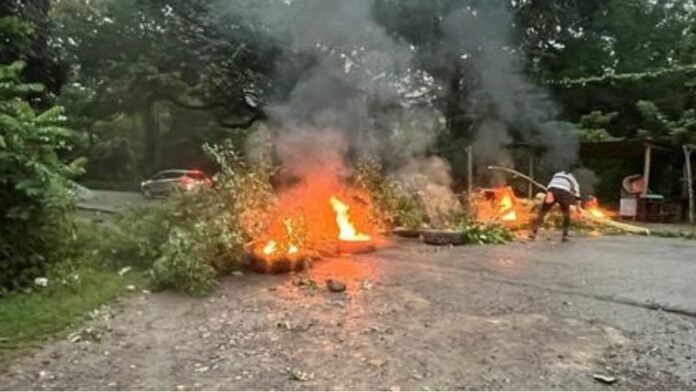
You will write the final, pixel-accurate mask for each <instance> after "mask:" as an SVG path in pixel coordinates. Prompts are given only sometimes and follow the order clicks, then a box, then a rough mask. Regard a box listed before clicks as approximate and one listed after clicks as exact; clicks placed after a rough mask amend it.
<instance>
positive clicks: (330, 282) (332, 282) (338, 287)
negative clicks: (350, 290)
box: [326, 279, 346, 293]
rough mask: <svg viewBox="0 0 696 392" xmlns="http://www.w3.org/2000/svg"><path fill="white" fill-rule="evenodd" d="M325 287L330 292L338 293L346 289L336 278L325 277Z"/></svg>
mask: <svg viewBox="0 0 696 392" xmlns="http://www.w3.org/2000/svg"><path fill="white" fill-rule="evenodd" d="M326 288H327V289H329V291H331V292H334V293H340V292H342V291H346V284H345V283H343V282H341V281H340V280H338V279H327V280H326Z"/></svg>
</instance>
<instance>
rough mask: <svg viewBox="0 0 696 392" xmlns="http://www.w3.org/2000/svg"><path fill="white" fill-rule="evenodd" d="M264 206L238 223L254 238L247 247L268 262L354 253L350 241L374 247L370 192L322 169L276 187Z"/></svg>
mask: <svg viewBox="0 0 696 392" xmlns="http://www.w3.org/2000/svg"><path fill="white" fill-rule="evenodd" d="M264 208H265V209H263V210H259V213H258V214H249V217H248V219H246V220H245V221H244V224H245V227H246V228H248V229H247V230H248V233H249V235H250V236H251V237H252V238H254V239H255V241H253V244H254V245H253V246H252V248H251V249H250V250H251V251H252V252H253V254H254V256H255V257H256V258H258V259H261V260H265V261H266V262H268V263H282V262H286V261H288V260H290V261H300V260H305V259H312V258H315V257H322V256H332V255H335V254H337V253H356V252H355V251H356V249H357V248H355V249H354V247H355V246H363V248H364V249H368V245H369V246H372V248H370V249H374V247H373V241H375V235H374V233H376V232H377V229H376V228H375V222H376V220H375V216H374V210H373V209H372V205H371V198H370V196H369V195H368V194H365V193H364V191H363V190H361V189H359V188H355V187H351V186H350V185H349V184H346V183H345V182H343V181H339V180H336V179H331V178H328V176H326V175H323V173H322V172H317V173H315V174H312V175H307V177H305V178H303V179H302V180H301V181H298V182H296V183H294V184H292V185H291V186H288V187H286V188H281V189H280V190H279V191H278V194H277V195H276V198H275V199H274V200H272V203H271V204H269V205H267V206H264ZM377 240H378V239H377ZM346 247H348V248H350V249H348V248H346ZM363 248H360V249H357V250H362V249H363Z"/></svg>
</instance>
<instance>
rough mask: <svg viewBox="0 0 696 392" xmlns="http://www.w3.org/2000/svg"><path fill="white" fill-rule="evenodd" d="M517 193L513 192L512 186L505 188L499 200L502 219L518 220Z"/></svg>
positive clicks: (507, 220) (499, 211) (508, 220)
mask: <svg viewBox="0 0 696 392" xmlns="http://www.w3.org/2000/svg"><path fill="white" fill-rule="evenodd" d="M514 197H515V194H514V193H513V192H512V188H510V187H505V188H503V190H502V192H501V196H500V201H499V202H498V206H499V208H498V213H499V214H500V220H502V221H505V222H514V221H516V220H517V212H516V211H515V210H514V203H513V200H514Z"/></svg>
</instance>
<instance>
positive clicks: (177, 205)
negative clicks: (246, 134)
mask: <svg viewBox="0 0 696 392" xmlns="http://www.w3.org/2000/svg"><path fill="white" fill-rule="evenodd" d="M206 149H207V151H208V153H209V154H210V155H211V156H212V157H213V158H214V159H215V160H216V161H217V163H218V164H219V165H220V168H221V170H220V173H219V174H218V175H217V176H216V179H215V180H216V183H215V186H214V187H212V188H208V187H198V188H196V189H195V190H192V191H189V192H179V193H176V194H175V195H173V196H172V197H171V198H170V199H169V200H168V201H166V202H164V203H162V204H161V205H157V206H152V207H147V208H144V209H139V210H133V211H129V212H127V213H124V214H122V215H120V216H119V217H118V218H117V220H116V226H117V228H116V230H115V231H114V232H113V233H112V234H111V236H110V237H111V238H110V240H109V241H107V242H106V246H104V247H103V248H102V249H101V253H102V254H103V255H104V257H105V259H106V260H107V262H109V263H110V264H111V265H112V266H113V267H121V266H124V265H126V264H128V265H130V264H135V265H136V266H139V267H141V268H146V269H151V272H152V282H153V283H154V285H155V286H156V287H157V288H162V289H164V288H171V289H175V290H179V291H183V292H186V293H189V294H202V293H205V292H207V291H209V290H210V289H211V288H212V287H213V286H214V285H215V283H216V279H215V278H216V277H217V276H218V275H220V274H224V273H226V272H229V271H231V270H234V269H238V268H240V267H241V265H242V263H243V261H244V258H245V249H244V246H245V244H246V243H247V242H248V241H249V239H250V238H251V237H252V236H253V234H254V233H256V232H257V230H261V229H262V228H261V227H258V222H263V221H265V219H264V215H263V214H264V213H265V212H266V206H269V205H271V203H272V189H271V185H270V181H269V178H270V165H268V164H260V165H254V166H252V165H249V164H248V163H246V162H245V161H244V160H243V159H242V158H241V157H239V156H238V155H237V153H236V152H235V151H234V149H233V148H232V147H231V146H230V145H221V146H213V147H210V146H208V147H206Z"/></svg>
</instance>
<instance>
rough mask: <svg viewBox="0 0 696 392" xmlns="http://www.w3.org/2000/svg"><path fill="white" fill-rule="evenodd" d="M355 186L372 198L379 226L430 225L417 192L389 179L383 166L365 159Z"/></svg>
mask: <svg viewBox="0 0 696 392" xmlns="http://www.w3.org/2000/svg"><path fill="white" fill-rule="evenodd" d="M356 172H357V175H356V179H355V182H356V184H357V185H358V186H359V187H360V188H362V189H364V190H365V191H366V192H367V193H368V194H369V195H371V197H372V199H373V209H374V211H375V214H376V220H377V221H378V222H376V223H378V225H379V226H383V227H384V228H395V227H403V228H406V229H416V230H418V229H421V228H423V225H424V224H425V223H427V219H428V218H427V214H426V212H425V207H424V206H423V204H422V202H421V200H420V199H419V198H418V196H417V195H416V193H414V192H408V190H407V189H406V188H405V187H404V185H403V184H401V183H399V182H398V181H396V180H393V179H389V178H386V177H385V176H384V174H383V170H382V166H381V164H380V163H379V162H378V161H377V160H375V159H373V158H369V157H368V158H365V159H362V160H361V161H360V162H359V163H358V165H357V167H356Z"/></svg>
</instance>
